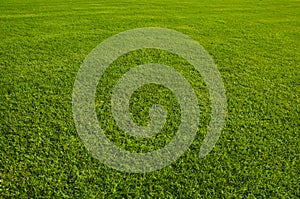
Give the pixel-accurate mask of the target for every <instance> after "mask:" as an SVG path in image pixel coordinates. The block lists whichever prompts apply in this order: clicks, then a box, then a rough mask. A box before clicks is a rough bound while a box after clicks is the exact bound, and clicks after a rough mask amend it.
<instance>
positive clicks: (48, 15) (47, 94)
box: [0, 0, 300, 198]
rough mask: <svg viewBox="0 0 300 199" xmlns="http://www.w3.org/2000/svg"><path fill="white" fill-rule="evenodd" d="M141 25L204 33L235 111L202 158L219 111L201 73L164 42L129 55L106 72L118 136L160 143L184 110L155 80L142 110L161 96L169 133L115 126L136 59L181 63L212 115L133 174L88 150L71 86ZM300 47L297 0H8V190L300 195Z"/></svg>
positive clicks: (101, 93)
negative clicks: (103, 46)
mask: <svg viewBox="0 0 300 199" xmlns="http://www.w3.org/2000/svg"><path fill="white" fill-rule="evenodd" d="M139 27H164V28H170V29H174V30H177V31H179V32H182V33H184V34H186V35H188V36H190V37H192V38H193V39H195V40H197V41H198V42H199V43H200V44H201V45H202V46H203V47H204V48H205V49H206V50H207V51H208V52H209V53H210V54H211V55H212V57H213V58H214V60H215V63H216V64H217V66H218V69H219V71H220V73H221V75H222V78H223V81H224V84H225V87H226V94H227V99H228V113H227V118H226V126H225V128H224V130H223V132H222V134H221V137H220V139H219V141H218V142H217V144H216V146H215V147H214V149H213V151H212V152H211V153H210V154H209V155H208V156H207V157H206V158H204V159H199V158H198V152H199V149H200V146H201V143H202V140H203V138H204V136H205V132H206V128H207V125H208V122H209V119H210V118H209V117H210V116H209V114H210V107H209V104H210V102H209V98H208V97H209V96H208V92H207V89H206V87H205V84H204V82H203V80H202V78H201V77H200V76H199V74H197V73H196V72H195V70H193V68H192V66H190V65H188V64H187V63H186V62H185V60H182V59H181V58H180V57H177V56H176V55H173V54H170V53H168V52H165V51H159V50H153V49H148V50H140V51H135V52H132V53H129V54H126V55H124V56H122V57H120V58H119V59H118V60H116V61H115V62H114V63H113V64H112V66H111V67H110V68H109V70H108V71H107V73H105V75H104V78H103V79H102V80H101V81H100V82H99V86H98V92H97V99H96V107H97V114H98V118H99V120H100V121H101V125H102V126H103V128H105V129H106V130H107V136H108V137H109V138H111V140H113V141H114V142H115V144H116V145H117V146H119V147H123V148H125V149H127V150H129V151H137V152H145V151H151V150H154V149H158V148H161V147H162V146H164V145H165V144H166V143H167V142H168V141H170V140H171V139H172V136H174V130H176V129H177V127H178V121H179V120H180V113H179V112H180V111H179V109H178V102H177V101H176V99H174V96H173V95H172V93H170V91H169V90H168V89H166V88H164V87H159V86H157V85H149V86H145V87H142V88H141V89H139V90H138V91H137V92H136V93H135V94H134V96H133V97H132V101H131V104H132V106H131V109H132V112H133V114H134V115H135V118H134V119H135V121H136V122H137V123H139V124H145V123H147V122H148V121H149V118H148V111H147V110H148V109H147V108H148V107H150V106H151V104H152V103H154V102H155V103H156V102H159V103H161V104H162V105H164V106H166V107H167V109H168V110H169V113H170V114H169V115H168V121H167V125H166V126H165V128H164V129H163V131H162V132H161V133H159V134H158V135H157V136H156V137H155V138H153V139H150V140H143V139H137V138H136V139H133V138H131V137H129V136H128V135H126V134H125V133H124V132H120V131H118V130H117V129H118V128H117V126H116V125H115V124H114V121H113V119H112V118H111V115H110V112H109V105H110V104H109V97H110V95H107V93H109V92H110V91H111V90H112V87H113V85H114V83H115V81H116V80H117V79H118V78H119V77H120V76H121V75H122V74H123V73H124V72H126V71H127V70H129V69H130V68H131V67H134V66H135V65H137V64H142V63H147V62H159V63H164V64H167V65H169V66H172V67H175V68H176V69H178V70H179V71H180V72H181V73H182V74H183V75H184V76H185V77H186V78H187V79H188V80H189V81H190V83H191V85H192V86H193V88H197V96H198V98H199V107H200V110H201V113H202V114H201V121H200V123H201V125H200V128H199V132H198V135H197V138H196V139H195V141H194V142H193V144H192V145H191V147H190V148H189V150H188V151H187V152H186V153H185V154H184V155H183V156H182V158H180V159H179V160H177V161H176V162H174V163H173V164H171V165H170V166H168V167H165V168H164V169H161V170H158V171H155V172H151V173H144V174H132V173H123V172H120V171H117V170H114V169H111V168H109V167H107V166H105V165H104V164H102V163H101V162H99V161H98V160H97V159H95V158H93V157H92V156H91V155H90V154H89V152H88V151H87V150H86V149H85V147H84V145H83V144H82V142H81V141H80V138H79V136H78V134H77V132H76V129H75V125H74V122H73V116H72V89H73V83H74V81H75V77H76V74H77V72H78V69H79V67H80V65H81V63H82V61H83V60H84V58H85V57H86V56H87V54H88V53H89V52H90V51H91V50H92V49H93V48H94V47H96V46H97V45H98V44H99V43H100V42H101V41H103V40H104V39H106V38H108V37H110V36H112V35H115V34H117V33H119V32H122V31H125V30H129V29H133V28H139ZM299 46H300V1H299V0H290V1H289V0H278V1H271V0H254V1H244V0H240V1H237V0H228V1H221V0H203V1H197V0H189V1H179V0H167V1H159V0H154V1H151V2H150V1H146V0H139V1H137V0H132V1H129V0H126V1H125V0H120V1H115V0H102V1H99V0H98V1H96V0H88V1H84V0H77V1H62V0H54V1H46V0H26V1H22V0H1V3H0V147H1V151H0V198H62V197H63V198H201V197H203V198H228V197H232V198H297V197H300V189H299V184H300V172H299V171H300V167H299V165H300V161H299V154H300V150H299V141H300V139H299V126H300V120H299V116H300V114H299V113H300V65H299V63H300V51H299ZM157 89H159V91H158V92H157V91H156V90H157ZM140 110H142V111H141V112H140Z"/></svg>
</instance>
